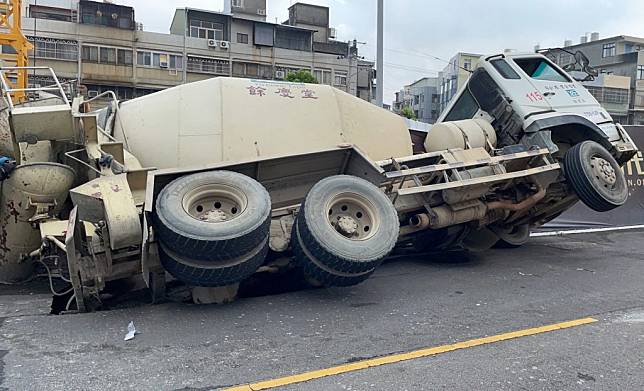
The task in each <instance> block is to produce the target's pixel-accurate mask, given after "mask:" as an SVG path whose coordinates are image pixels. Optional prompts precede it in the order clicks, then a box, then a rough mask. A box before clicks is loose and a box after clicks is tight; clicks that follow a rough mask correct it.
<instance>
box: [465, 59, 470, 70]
mask: <svg viewBox="0 0 644 391" xmlns="http://www.w3.org/2000/svg"><path fill="white" fill-rule="evenodd" d="M463 68H464V69H465V70H467V71H471V70H472V60H470V59H467V60H465V61H463Z"/></svg>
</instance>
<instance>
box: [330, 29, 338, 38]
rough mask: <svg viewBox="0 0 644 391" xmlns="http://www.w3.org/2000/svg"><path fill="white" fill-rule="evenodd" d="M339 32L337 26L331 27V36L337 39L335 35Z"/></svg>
mask: <svg viewBox="0 0 644 391" xmlns="http://www.w3.org/2000/svg"><path fill="white" fill-rule="evenodd" d="M337 33H338V31H337V30H336V29H335V28H333V27H331V28H330V29H329V38H331V39H335V37H337Z"/></svg>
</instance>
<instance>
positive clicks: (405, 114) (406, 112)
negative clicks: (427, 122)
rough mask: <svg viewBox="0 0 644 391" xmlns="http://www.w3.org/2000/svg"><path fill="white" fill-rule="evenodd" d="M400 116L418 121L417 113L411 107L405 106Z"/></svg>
mask: <svg viewBox="0 0 644 391" xmlns="http://www.w3.org/2000/svg"><path fill="white" fill-rule="evenodd" d="M400 115H402V116H403V117H405V118H408V119H414V120H415V119H416V113H414V110H412V109H411V107H409V106H405V107H403V108H402V109H401V110H400Z"/></svg>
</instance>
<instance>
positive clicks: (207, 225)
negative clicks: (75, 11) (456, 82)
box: [0, 53, 636, 311]
mask: <svg viewBox="0 0 644 391" xmlns="http://www.w3.org/2000/svg"><path fill="white" fill-rule="evenodd" d="M49 71H51V70H48V69H33V70H32V72H49ZM54 79H55V75H54ZM55 80H56V79H55ZM3 88H4V90H5V96H6V99H7V104H8V109H7V110H6V111H5V112H6V114H8V123H9V129H5V130H4V131H5V135H4V136H5V137H3V138H2V140H3V144H2V149H3V151H2V153H3V154H4V155H6V156H7V157H8V158H6V159H4V160H3V161H2V162H0V163H2V167H3V171H2V174H3V178H4V180H3V183H2V200H1V202H2V210H1V214H0V219H1V223H2V232H1V235H0V251H1V256H2V267H1V268H0V273H2V274H3V276H4V278H5V279H8V278H12V279H14V280H20V279H22V278H25V277H27V276H28V275H29V274H30V273H31V272H32V270H33V267H34V264H35V262H42V263H44V264H45V265H46V266H47V268H48V269H49V270H51V271H52V273H53V274H54V275H57V276H60V277H61V278H63V279H65V280H67V281H69V282H70V284H71V285H72V287H73V299H75V300H71V299H70V303H68V306H67V307H68V309H69V308H77V309H78V310H79V311H88V310H92V309H93V308H96V306H97V305H99V303H100V298H101V295H100V293H101V291H102V289H103V288H104V287H105V284H106V283H108V282H109V281H112V280H117V279H123V278H129V277H132V276H137V275H138V276H142V277H143V280H145V282H146V283H147V285H148V286H149V288H150V289H151V292H152V293H153V297H154V298H155V300H160V299H163V297H164V291H165V283H166V279H168V278H173V279H176V280H179V281H182V282H184V283H185V284H186V285H188V286H190V287H232V290H233V291H234V287H235V286H236V284H239V283H240V282H241V281H244V280H246V279H248V278H249V277H250V276H251V275H253V274H254V273H256V272H257V271H258V270H260V269H262V268H265V267H272V266H271V265H272V264H273V263H274V262H275V260H276V259H277V260H280V262H281V264H284V259H288V261H287V262H286V263H289V264H291V265H295V266H296V267H297V268H298V270H300V271H302V272H303V275H304V276H306V278H307V279H308V280H309V281H310V282H311V283H312V284H316V285H321V286H350V285H354V284H358V283H360V282H362V281H364V280H366V279H367V278H368V277H369V276H370V275H371V274H372V273H373V272H374V271H375V270H376V269H377V268H378V266H379V265H380V264H381V263H382V262H383V260H384V259H385V258H386V257H387V256H388V254H390V252H391V251H392V249H394V247H395V246H396V245H397V244H398V245H411V246H414V247H415V248H416V249H418V250H419V251H427V250H432V251H433V250H446V249H451V248H464V249H467V250H471V251H480V250H485V249H488V248H490V247H492V246H493V245H495V244H497V243H499V242H501V243H505V244H508V245H521V244H522V243H524V242H525V241H526V240H528V237H529V233H530V229H531V228H532V227H535V226H539V225H541V224H544V223H545V222H547V221H549V220H551V219H553V218H554V217H556V216H557V215H559V214H560V213H561V212H562V211H564V210H566V209H567V208H569V207H570V206H572V205H573V204H575V203H576V202H578V200H581V201H582V202H584V203H585V204H586V205H588V206H589V207H591V208H593V209H595V210H597V211H609V210H611V209H613V208H615V207H618V206H620V205H621V204H623V203H624V202H625V200H626V198H627V195H628V192H627V188H626V183H625V179H624V175H623V173H622V171H621V169H620V166H621V165H622V164H623V163H624V162H626V161H628V160H629V159H630V158H631V157H632V156H633V154H634V153H635V151H636V147H635V146H634V145H633V142H632V141H631V139H630V137H629V136H628V134H627V133H626V132H625V131H624V129H623V128H622V126H620V125H619V124H617V123H614V122H613V121H612V119H611V117H610V116H609V114H608V113H607V112H606V111H605V110H604V109H602V108H601V106H600V105H599V104H598V103H597V101H596V100H595V99H594V98H593V97H592V95H590V94H589V93H588V91H586V89H584V87H583V86H582V85H581V84H580V83H578V82H577V81H575V80H574V79H573V78H571V77H570V76H569V75H568V74H567V73H566V72H564V71H563V70H562V69H560V68H559V67H557V66H556V65H555V64H553V63H552V62H551V61H549V60H548V59H547V58H546V57H544V56H542V55H539V54H534V53H532V54H526V55H519V54H511V55H496V56H489V57H484V58H482V59H481V61H480V64H479V65H478V67H477V68H476V69H475V70H474V71H473V73H472V75H471V77H470V79H469V82H468V83H467V85H466V86H464V87H463V89H462V90H461V91H459V93H458V96H457V97H456V98H455V99H454V100H453V102H452V103H451V104H450V105H449V106H448V108H447V109H446V110H445V112H444V114H443V115H442V117H441V119H440V121H439V123H437V124H436V125H435V126H434V127H433V128H432V129H431V131H430V132H429V134H428V136H427V139H426V140H425V143H424V147H425V148H424V149H425V150H424V151H423V152H422V153H420V154H416V155H414V154H412V146H411V140H410V135H409V131H408V129H406V126H405V123H404V121H403V120H402V119H401V118H400V117H398V116H397V115H395V114H393V113H390V112H388V111H386V110H383V109H380V108H378V107H376V106H374V105H372V104H369V103H367V102H365V101H362V100H360V99H358V98H356V97H353V96H351V95H349V94H346V93H344V92H341V91H339V90H337V89H334V88H332V87H330V86H324V85H309V84H299V83H288V82H276V81H265V80H248V79H235V78H213V79H209V80H205V81H200V82H195V83H191V84H185V85H181V86H178V87H175V88H170V89H168V90H165V91H161V92H157V93H154V94H151V95H147V96H144V97H140V98H136V99H133V100H130V101H126V102H118V101H116V100H115V99H114V100H113V101H112V102H111V103H110V104H109V106H108V107H107V108H104V109H102V110H98V111H92V109H91V105H92V104H93V103H94V102H93V99H90V100H84V99H83V98H82V97H75V98H74V99H73V100H72V101H69V100H68V98H67V97H66V96H65V94H64V92H63V91H62V89H61V88H60V85H59V84H58V83H57V85H56V86H54V88H48V89H41V90H40V91H28V96H29V99H28V100H26V101H21V102H17V101H16V102H14V101H13V100H12V96H13V95H12V94H13V93H15V92H16V90H15V89H12V88H10V87H9V86H8V84H7V82H6V80H5V79H4V78H3ZM9 136H11V137H9ZM5 174H6V175H5ZM269 253H270V254H271V256H267V255H268V254H269ZM280 255H281V257H280ZM54 270H55V272H54ZM170 276H171V277H170ZM72 301H75V306H74V304H73V303H72ZM70 304H71V306H70Z"/></svg>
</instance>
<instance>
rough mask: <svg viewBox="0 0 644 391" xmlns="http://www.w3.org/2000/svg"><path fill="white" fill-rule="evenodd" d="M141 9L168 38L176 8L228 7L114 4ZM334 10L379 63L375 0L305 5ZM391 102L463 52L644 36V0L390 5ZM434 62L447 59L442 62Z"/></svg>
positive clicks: (279, 7)
mask: <svg viewBox="0 0 644 391" xmlns="http://www.w3.org/2000/svg"><path fill="white" fill-rule="evenodd" d="M114 2H115V3H117V4H123V5H131V6H134V7H135V12H136V19H137V21H138V22H142V23H143V25H144V28H145V30H148V31H156V32H164V33H167V32H168V30H169V28H170V21H171V20H172V15H173V14H174V10H175V9H176V8H183V7H192V8H202V9H211V10H215V11H217V10H222V9H223V0H115V1H114ZM295 2H296V1H292V0H267V3H268V5H267V7H268V10H267V20H268V21H273V22H274V21H277V22H280V23H281V22H283V21H284V20H286V19H287V18H288V7H289V6H290V5H291V4H293V3H295ZM303 2H307V3H311V4H318V5H325V6H329V7H330V10H331V11H330V19H331V20H330V23H331V27H335V28H336V29H337V31H338V37H337V39H338V40H342V41H349V40H353V39H354V38H355V39H357V40H358V41H359V42H363V44H359V45H358V46H359V55H360V56H364V58H365V59H367V60H375V53H376V0H304V1H303ZM384 3H385V56H384V57H385V58H384V61H385V72H384V83H385V93H384V95H385V102H391V101H392V100H393V98H394V92H395V91H398V90H400V89H401V88H402V87H403V86H404V85H407V84H410V83H411V82H413V81H415V80H417V79H420V78H422V77H424V76H435V75H436V73H437V72H438V71H440V70H442V69H443V68H444V67H445V66H446V65H447V62H448V61H449V59H450V57H452V56H453V55H454V54H456V53H457V52H470V53H481V54H488V53H496V52H500V51H503V50H504V49H515V50H519V51H532V50H533V48H534V46H535V45H536V44H539V45H541V47H542V48H544V47H560V46H562V45H563V42H564V40H565V39H570V40H572V41H573V42H574V43H578V42H579V38H580V36H582V35H584V34H586V33H588V35H589V36H590V33H591V32H594V31H597V32H599V34H600V38H604V37H609V36H615V35H632V36H640V37H644V1H642V0H539V1H526V0H485V1H481V0H384ZM434 56H435V57H438V58H441V59H443V60H438V59H436V58H434Z"/></svg>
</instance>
